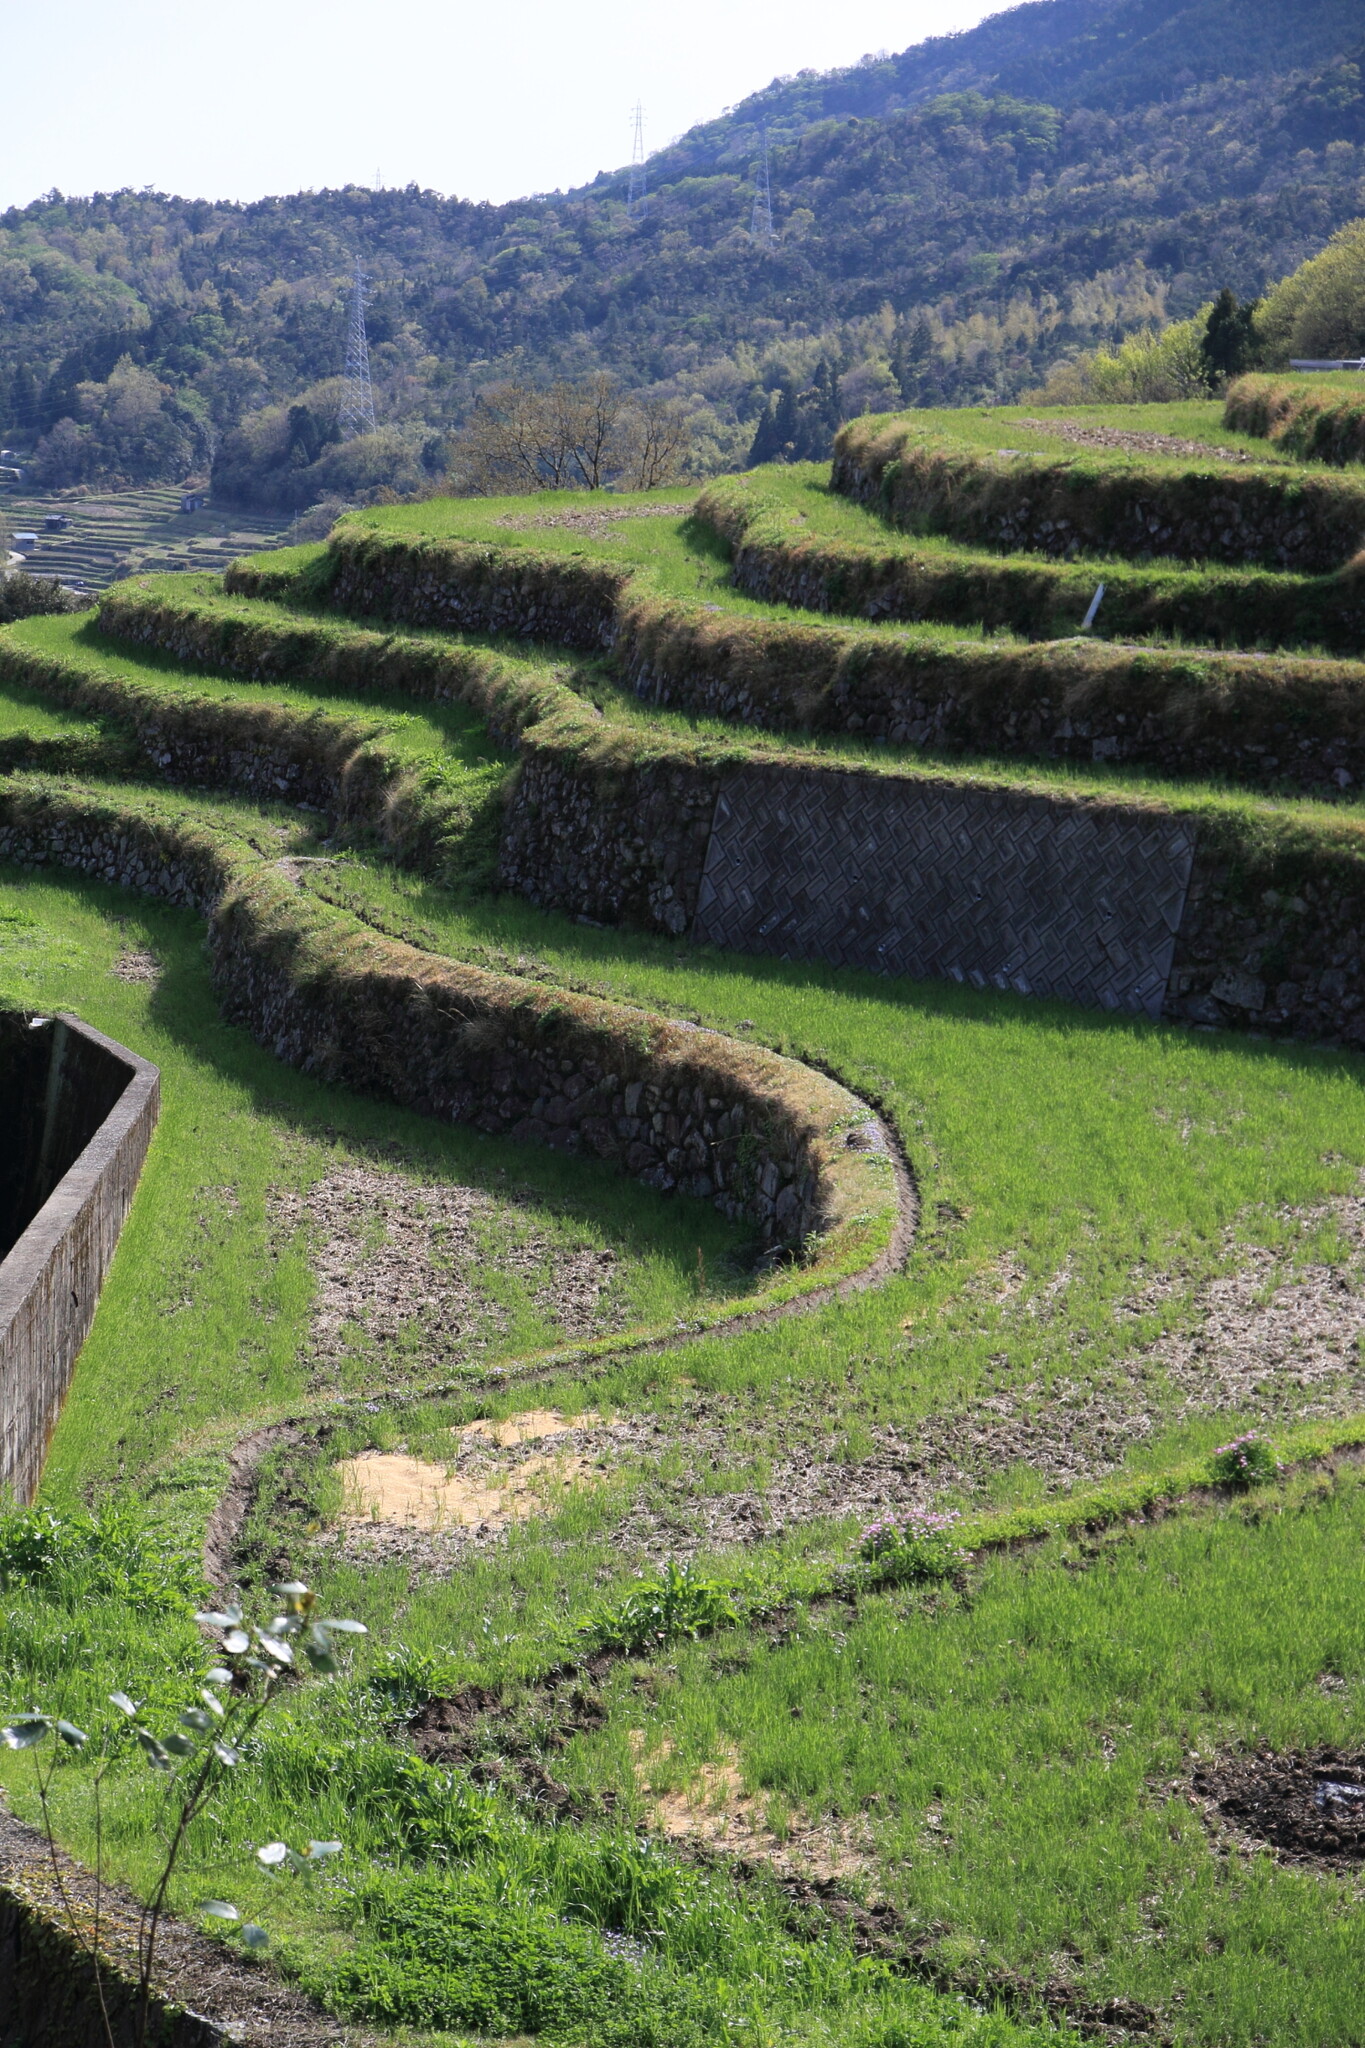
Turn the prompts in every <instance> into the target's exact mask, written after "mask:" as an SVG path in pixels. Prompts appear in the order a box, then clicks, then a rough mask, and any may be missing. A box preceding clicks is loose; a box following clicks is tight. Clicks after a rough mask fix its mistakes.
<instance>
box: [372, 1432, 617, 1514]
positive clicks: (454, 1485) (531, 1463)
mask: <svg viewBox="0 0 1365 2048" xmlns="http://www.w3.org/2000/svg"><path fill="white" fill-rule="evenodd" d="M337 1471H338V1473H339V1475H340V1477H341V1483H342V1487H343V1489H344V1492H345V1498H346V1502H347V1506H346V1517H347V1520H348V1521H350V1522H353V1523H355V1522H359V1523H362V1524H365V1525H369V1524H372V1523H375V1522H396V1523H398V1524H399V1525H400V1526H402V1527H403V1528H408V1529H445V1528H451V1527H454V1528H459V1529H477V1528H483V1529H486V1530H494V1529H505V1528H506V1527H507V1526H508V1524H509V1523H511V1522H524V1521H526V1520H528V1519H529V1517H530V1516H532V1515H543V1514H548V1513H550V1512H552V1511H553V1509H554V1508H555V1506H556V1505H557V1498H556V1497H557V1496H558V1495H559V1494H560V1493H561V1492H562V1490H563V1489H564V1488H566V1487H571V1486H574V1485H576V1484H580V1483H584V1482H585V1481H586V1478H587V1466H586V1464H585V1462H584V1460H583V1459H582V1458H575V1457H572V1456H554V1455H549V1456H546V1455H544V1454H542V1453H539V1452H535V1453H533V1454H532V1455H531V1456H530V1457H528V1458H523V1459H522V1461H521V1462H520V1464H518V1465H516V1466H515V1467H514V1468H513V1469H512V1470H511V1471H510V1472H508V1473H507V1474H506V1475H505V1477H503V1478H502V1481H501V1483H498V1481H497V1480H496V1479H494V1480H493V1481H491V1482H489V1481H487V1480H481V1479H480V1478H476V1477H474V1476H471V1475H469V1474H467V1473H463V1472H459V1471H454V1470H451V1469H450V1468H449V1467H447V1466H445V1465H433V1464H430V1463H429V1462H428V1461H427V1460H426V1459H424V1458H408V1457H404V1456H403V1455H402V1454H401V1453H399V1452H395V1451H365V1452H362V1454H361V1455H360V1456H359V1457H358V1458H348V1459H347V1460H346V1461H345V1463H344V1464H341V1465H339V1466H338V1467H337Z"/></svg>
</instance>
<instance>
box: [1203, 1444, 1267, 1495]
mask: <svg viewBox="0 0 1365 2048" xmlns="http://www.w3.org/2000/svg"><path fill="white" fill-rule="evenodd" d="M1279 1471H1280V1462H1279V1460H1278V1458H1277V1457H1276V1456H1275V1452H1274V1450H1273V1449H1272V1447H1271V1445H1270V1444H1268V1443H1267V1442H1266V1439H1265V1438H1264V1437H1263V1436H1262V1435H1261V1433H1260V1431H1259V1430H1255V1429H1249V1430H1246V1431H1245V1432H1244V1433H1243V1434H1242V1435H1241V1436H1235V1437H1234V1438H1233V1439H1232V1442H1231V1443H1227V1444H1219V1446H1218V1448H1217V1450H1216V1451H1214V1453H1213V1455H1212V1456H1211V1457H1210V1459H1209V1476H1210V1477H1211V1478H1212V1479H1213V1481H1214V1483H1215V1484H1216V1485H1218V1486H1231V1487H1233V1488H1235V1489H1236V1491H1237V1492H1239V1493H1245V1492H1246V1491H1247V1489H1248V1488H1249V1487H1252V1486H1259V1485H1261V1484H1262V1482H1263V1481H1265V1480H1267V1479H1274V1478H1276V1477H1277V1476H1278V1474H1279Z"/></svg>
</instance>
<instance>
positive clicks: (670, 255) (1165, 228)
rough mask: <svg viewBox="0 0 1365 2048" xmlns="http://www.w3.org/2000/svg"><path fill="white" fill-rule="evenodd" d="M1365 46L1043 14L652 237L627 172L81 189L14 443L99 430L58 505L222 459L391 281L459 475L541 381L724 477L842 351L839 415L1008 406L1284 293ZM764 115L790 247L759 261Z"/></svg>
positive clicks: (10, 329) (875, 64)
mask: <svg viewBox="0 0 1365 2048" xmlns="http://www.w3.org/2000/svg"><path fill="white" fill-rule="evenodd" d="M1360 26H1361V25H1360V20H1359V11H1358V8H1356V7H1355V6H1354V5H1352V4H1349V0H1311V4H1305V5H1302V6H1297V7H1295V8H1294V10H1293V11H1292V14H1291V15H1289V16H1286V15H1285V14H1283V13H1282V12H1272V11H1270V10H1266V9H1262V8H1257V7H1254V6H1252V5H1251V4H1250V0H1194V4H1192V5H1175V4H1171V0H1145V4H1144V0H1120V4H1115V0H1036V4H1031V5H1026V6H1022V7H1016V8H1014V9H1011V10H1010V11H1009V12H1007V13H1004V14H1001V15H997V16H995V17H993V18H992V19H991V20H989V21H987V22H985V23H983V24H981V26H980V27H978V28H977V29H975V30H973V31H971V32H970V33H968V34H964V35H961V36H956V37H950V38H942V39H938V40H935V41H931V42H926V43H923V44H920V45H918V46H916V47H915V48H913V49H910V50H908V51H906V52H904V53H902V54H901V55H899V56H897V57H892V58H886V59H884V60H883V59H877V60H871V61H867V62H865V63H863V64H861V65H858V66H856V67H853V68H852V69H851V70H845V71H840V72H834V73H830V74H826V75H816V74H813V73H812V74H800V75H798V76H797V77H795V78H790V79H785V80H779V81H775V82H774V84H773V85H771V86H770V87H769V88H767V90H766V91H765V92H763V93H760V94H757V95H755V96H754V97H753V98H752V99H751V100H748V101H746V102H744V103H743V104H742V105H741V106H739V107H736V108H734V109H731V110H729V111H728V112H727V113H726V114H725V115H724V116H722V117H721V118H720V119H718V120H717V121H714V122H711V123H708V124H705V125H704V126H702V127H700V128H697V129H695V130H693V131H691V132H690V133H689V134H688V135H686V136H684V137H682V138H681V139H680V141H679V142H677V143H676V144H674V145H672V146H670V147H669V148H668V149H666V150H664V151H662V152H660V153H659V154H658V155H656V156H655V157H654V158H653V159H652V160H651V165H650V179H651V186H652V191H651V198H650V203H649V208H648V211H647V213H646V215H645V217H644V218H643V220H640V221H637V222H632V221H631V220H629V219H628V218H627V216H626V210H625V205H624V179H623V174H622V173H621V172H619V171H618V172H612V173H604V174H602V175H600V176H599V177H598V178H597V179H596V180H595V181H594V182H593V183H592V184H591V185H589V186H587V187H585V188H582V189H580V190H577V191H573V192H569V193H563V194H561V193H555V194H551V195H549V196H541V197H538V198H530V199H526V200H522V201H517V202H514V203H512V204H509V205H506V206H491V205H483V204H475V203H473V202H470V201H466V200H460V199H446V198H442V197H440V196H439V195H438V194H435V193H431V192H422V191H419V190H417V189H416V188H409V189H407V190H405V191H370V190H366V189H363V188H360V187H349V188H347V189H345V190H344V191H331V192H320V193H304V194H298V195H294V196H293V197H289V198H278V199H267V200H262V201H259V202H257V203H254V204H250V205H225V204H214V203H209V202H206V201H198V200H193V201H191V200H184V199H179V198H173V197H168V196H166V195H160V194H151V193H134V192H121V193H115V194H111V195H96V196H95V197H93V198H87V199H69V198H63V197H62V196H61V195H59V194H49V195H48V196H47V197H46V198H44V199H42V200H38V201H35V202H34V203H33V204H32V205H31V206H29V207H27V208H24V209H22V210H12V211H10V212H9V213H7V214H6V215H5V216H4V217H3V220H2V221H0V428H3V431H4V432H5V433H6V434H7V435H8V437H9V438H11V439H18V440H20V441H21V442H23V441H25V440H27V441H30V442H31V441H32V440H33V439H34V438H36V436H37V435H39V434H44V433H48V432H50V431H51V430H52V429H53V428H54V427H55V426H56V425H57V424H58V422H60V421H61V420H63V419H71V420H73V421H75V422H76V426H75V428H74V429H73V430H70V431H68V432H67V433H66V440H65V443H64V444H63V446H62V447H61V448H60V449H59V451H58V455H59V459H57V460H55V461H54V462H53V463H52V464H51V465H50V468H51V474H50V476H49V477H48V479H47V480H48V481H50V482H53V483H57V484H60V483H71V482H76V481H80V480H83V479H97V478H104V477H108V476H109V475H111V474H112V475H118V476H126V477H128V479H129V480H130V481H143V480H147V478H148V477H149V476H150V475H152V474H158V475H159V474H168V475H169V474H171V473H173V472H178V471H180V470H183V469H188V468H191V467H195V466H200V465H202V464H203V463H205V462H206V461H207V459H208V456H209V454H210V452H211V449H212V447H213V444H214V442H215V440H216V439H218V438H220V437H221V436H222V435H223V434H225V433H227V432H230V431H231V430H232V429H233V428H234V427H235V426H236V425H237V423H238V422H239V421H240V420H241V419H242V418H243V417H244V416H245V415H247V414H249V413H250V412H251V411H252V410H253V409H256V408H259V407H261V406H262V405H264V404H267V403H269V402H270V401H272V400H279V399H282V398H286V397H291V396H294V395H296V394H298V393H299V392H301V391H302V390H303V389H304V388H305V387H307V386H308V385H310V384H312V383H314V382H315V381H317V380H319V379H323V378H326V377H328V376H331V375H333V374H334V373H335V371H336V369H337V367H338V360H337V359H338V355H339V351H340V347H341V337H342V332H343V319H344V309H343V298H344V292H345V281H346V276H347V272H348V270H349V268H350V266H351V263H352V261H353V258H354V256H355V255H356V254H357V253H358V254H359V255H360V256H361V257H362V259H363V260H364V262H365V263H366V265H367V267H368V268H369V270H370V272H371V274H372V278H373V285H372V292H373V298H372V304H371V308H370V331H371V340H372V345H373V353H374V363H375V368H376V372H377V375H378V378H379V382H380V387H381V397H382V411H383V413H384V415H385V416H386V417H387V419H388V420H389V422H390V423H391V424H392V425H394V426H396V427H398V428H399V429H401V430H403V431H404V432H405V434H406V437H407V438H406V459H407V460H408V461H409V462H410V463H417V464H419V465H421V466H424V467H425V468H427V469H436V470H439V468H440V467H441V465H442V461H443V447H442V443H441V440H440V434H439V430H440V429H443V428H445V427H448V426H450V425H451V424H454V423H457V422H458V421H459V420H460V419H462V418H463V416H464V415H465V413H466V412H467V410H468V408H469V405H470V403H471V400H472V397H473V394H474V392H475V391H476V389H477V388H478V387H479V386H480V385H482V384H485V383H488V382H490V381H495V380H496V379H497V378H498V377H499V376H501V375H506V374H507V373H508V372H509V371H510V370H512V369H516V370H517V371H518V372H520V373H525V372H527V371H530V372H531V373H532V374H534V375H546V374H557V373H567V374H576V373H579V372H581V371H583V370H584V369H587V368H590V367H595V366H598V365H606V366H607V367H609V368H611V369H613V370H615V371H617V372H618V373H619V374H620V375H621V376H622V377H623V378H624V379H625V380H626V381H627V382H629V383H632V384H648V385H653V386H656V387H659V388H661V389H662V390H664V391H666V392H668V393H671V394H672V395H675V396H677V397H679V398H681V399H683V400H684V401H685V402H686V404H687V405H688V406H689V408H690V409H691V410H692V411H693V413H694V415H695V425H696V429H697V436H698V446H699V454H700V459H701V461H702V463H703V466H710V467H725V466H729V465H732V464H733V463H734V462H736V461H737V460H741V459H742V458H743V455H744V454H745V452H746V451H747V447H748V443H749V440H750V439H751V437H752V434H753V429H754V422H755V421H756V419H757V417H758V415H759V413H760V412H761V410H762V408H763V406H764V403H765V401H766V397H767V394H768V393H769V392H770V391H772V390H774V389H776V388H777V387H778V386H779V385H781V384H782V383H783V382H784V381H785V380H787V379H792V378H794V379H797V380H799V381H802V382H805V381H806V380H808V379H809V378H810V377H811V375H812V374H813V373H814V371H815V369H816V366H817V364H818V363H819V361H820V359H821V358H822V357H823V358H824V359H825V361H826V364H827V377H828V380H829V382H830V386H831V416H832V419H835V420H837V416H838V415H840V414H842V415H844V416H847V415H850V414H854V413H857V412H859V411H861V410H864V409H868V408H871V409H874V410H876V409H881V408H884V407H886V406H888V405H894V404H899V403H903V402H916V403H934V402H938V403H967V402H973V401H976V400H978V399H995V400H1000V399H1008V398H1010V397H1013V396H1015V395H1017V394H1018V393H1019V392H1021V391H1023V390H1025V389H1027V388H1029V386H1030V385H1032V384H1035V383H1037V382H1038V381H1039V378H1040V376H1041V375H1042V374H1043V373H1044V372H1045V371H1046V369H1047V367H1048V366H1049V364H1051V363H1052V362H1053V361H1055V360H1056V359H1057V357H1058V356H1059V355H1060V354H1063V353H1064V352H1065V351H1067V350H1068V349H1071V348H1075V347H1078V346H1085V345H1090V344H1093V343H1095V342H1097V341H1108V340H1111V339H1113V338H1116V337H1118V336H1121V335H1122V334H1124V333H1125V332H1129V331H1132V330H1133V329H1135V328H1137V327H1140V326H1141V325H1143V324H1144V323H1145V322H1148V321H1150V320H1153V319H1156V318H1165V317H1179V316H1181V315H1184V314H1187V313H1189V312H1190V311H1192V310H1193V309H1194V308H1195V307H1197V306H1198V305H1199V304H1200V302H1201V301H1202V300H1203V299H1205V298H1207V297H1208V296H1209V295H1210V294H1211V293H1213V292H1214V291H1215V290H1217V289H1218V288H1219V287H1221V286H1222V285H1224V284H1228V285H1231V286H1232V287H1233V288H1234V289H1235V290H1236V291H1238V292H1239V293H1240V294H1242V295H1244V296H1245V295H1247V294H1251V293H1254V292H1256V291H1258V290H1259V289H1260V288H1261V287H1262V286H1263V285H1264V284H1265V283H1266V282H1267V281H1268V280H1270V279H1272V278H1274V277H1277V276H1279V275H1282V274H1283V273H1285V272H1286V271H1288V270H1291V269H1293V268H1294V266H1295V265H1296V264H1298V263H1299V262H1301V261H1302V260H1303V259H1304V258H1305V257H1306V256H1307V255H1309V254H1311V253H1312V252H1313V251H1314V250H1315V249H1316V248H1318V247H1319V246H1320V245H1321V244H1322V243H1323V242H1324V241H1325V240H1326V239H1327V237H1328V236H1329V235H1330V234H1331V233H1332V232H1333V231H1334V230H1335V229H1336V228H1337V227H1339V226H1340V225H1341V224H1342V223H1343V222H1344V221H1345V220H1347V219H1349V218H1350V217H1352V216H1353V215H1354V214H1356V213H1358V212H1359V210H1360V205H1361V199H1360V194H1361V181H1362V177H1365V95H1363V94H1362V92H1361V81H1360V67H1359V65H1358V64H1357V63H1356V62H1355V61H1354V58H1353V57H1352V56H1351V55H1350V52H1351V51H1352V50H1356V51H1357V54H1358V50H1359V46H1360V44H1361V36H1360ZM762 121H766V122H767V125H768V130H769V135H770V140H771V150H772V186H773V202H774V207H773V210H774V222H775V229H776V233H775V240H774V245H773V246H772V247H771V248H764V247H762V246H761V244H760V243H759V242H758V241H756V240H755V238H754V237H753V235H752V234H751V233H750V218H751V210H752V199H753V189H754V187H753V178H754V172H755V167H756V161H757V159H756V150H757V148H758V146H759V140H758V138H759V133H760V122H762ZM124 358H128V361H127V362H126V363H124V364H123V367H122V369H121V370H120V373H119V374H120V376H121V378H122V380H123V381H122V383H121V384H120V385H119V386H118V388H117V389H115V388H114V387H113V386H111V385H110V384H109V383H108V381H107V380H108V379H109V378H110V375H111V372H113V371H114V370H115V368H116V366H118V365H119V364H120V363H121V361H122V359H124ZM135 371H137V372H144V373H150V374H149V375H146V376H144V377H142V378H141V379H139V378H137V377H135V376H134V375H133V374H132V373H133V372H135ZM836 378H837V379H842V382H841V383H840V385H839V389H838V391H837V392H834V391H833V389H832V387H833V383H834V380H835V379H836ZM83 384H85V385H87V386H89V387H90V388H89V389H87V390H85V391H82V390H81V389H80V388H79V387H81V386H82V385H83ZM130 422H131V428H130ZM433 430H436V432H435V435H434V437H433ZM316 452H317V451H316V449H315V448H311V446H310V444H309V438H308V433H307V432H305V433H304V436H303V441H302V443H301V452H300V458H299V459H300V460H301V461H311V460H313V459H314V458H315V456H316ZM139 469H140V470H141V474H139Z"/></svg>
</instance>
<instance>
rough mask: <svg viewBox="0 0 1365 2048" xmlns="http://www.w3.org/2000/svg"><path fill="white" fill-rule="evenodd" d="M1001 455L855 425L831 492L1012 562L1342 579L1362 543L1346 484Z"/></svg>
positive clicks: (843, 440)
mask: <svg viewBox="0 0 1365 2048" xmlns="http://www.w3.org/2000/svg"><path fill="white" fill-rule="evenodd" d="M1086 453H1087V451H1083V450H1077V451H1076V453H1074V454H1072V455H1070V456H1065V455H1060V454H1059V455H1057V456H1050V455H1042V454H1035V453H1029V454H1023V455H1017V456H1014V457H1009V456H1005V455H997V454H992V453H991V452H989V451H988V450H985V449H975V448H969V447H965V446H961V445H959V446H956V447H944V446H941V445H931V444H927V443H925V442H922V441H920V440H918V439H917V438H916V437H915V435H914V433H913V430H911V429H908V428H907V426H906V424H905V423H904V422H903V421H902V422H899V423H898V422H896V421H894V420H893V421H891V422H889V423H885V424H879V423H876V422H874V421H872V420H871V419H863V420H853V421H850V422H849V424H848V425H847V426H845V427H843V428H841V429H840V432H839V434H838V437H837V439H836V441H835V444H834V467H833V471H832V474H831V483H832V485H833V488H834V489H835V490H836V491H839V492H841V493H842V494H843V495H844V496H845V497H848V498H852V499H854V500H855V501H856V502H857V503H859V504H864V505H870V504H875V505H877V506H879V508H880V509H881V510H882V511H883V512H884V513H885V514H886V516H887V517H888V518H889V519H891V520H892V521H893V523H894V524H896V525H898V526H903V527H904V528H905V529H906V530H907V531H910V532H920V533H925V532H927V533H944V534H950V535H951V536H952V537H953V538H954V539H956V540H965V541H973V542H978V543H980V544H982V545H985V546H987V547H996V548H1001V549H1005V550H1008V551H1010V552H1014V551H1015V550H1018V549H1028V550H1030V551H1032V552H1035V553H1038V554H1044V555H1066V554H1068V553H1070V552H1072V551H1073V550H1079V551H1080V552H1081V553H1084V554H1096V555H1106V554H1112V555H1118V556H1120V557H1121V558H1122V559H1124V560H1125V561H1144V560H1151V559H1152V558H1154V557H1164V558H1172V557H1173V558H1175V559H1177V560H1180V561H1188V562H1230V563H1236V562H1246V563H1261V564H1264V565H1265V566H1267V567H1270V568H1276V569H1289V570H1293V571H1295V572H1296V573H1298V574H1300V575H1309V576H1320V575H1324V574H1326V573H1328V572H1329V571H1331V570H1333V569H1338V568H1340V567H1341V565H1342V564H1343V563H1344V562H1347V561H1349V560H1350V559H1351V557H1352V556H1353V555H1355V554H1356V553H1357V552H1358V550H1359V549H1360V547H1361V545H1362V543H1365V493H1363V492H1362V491H1361V488H1360V486H1359V485H1358V484H1357V483H1355V482H1354V481H1352V480H1348V479H1346V478H1344V477H1331V476H1323V475H1321V474H1319V473H1314V472H1305V471H1302V470H1295V469H1293V468H1289V467H1286V468H1284V469H1282V470H1278V471H1277V470H1274V469H1253V468H1246V469H1242V470H1237V469H1235V468H1234V467H1233V466H1232V465H1231V464H1228V463H1210V464H1209V467H1208V468H1207V469H1199V468H1195V467H1191V468H1189V469H1184V470H1174V469H1172V470H1164V469H1162V468H1160V467H1159V466H1158V465H1157V464H1155V463H1146V462H1141V461H1127V462H1124V461H1111V462H1103V461H1087V460H1086Z"/></svg>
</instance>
